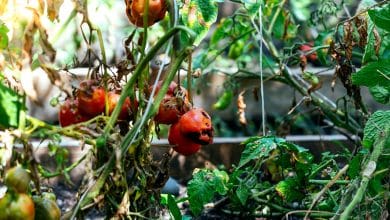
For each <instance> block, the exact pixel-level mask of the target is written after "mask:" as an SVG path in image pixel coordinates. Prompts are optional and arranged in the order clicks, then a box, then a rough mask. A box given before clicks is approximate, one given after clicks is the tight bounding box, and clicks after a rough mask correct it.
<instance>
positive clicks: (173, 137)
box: [168, 123, 201, 156]
mask: <svg viewBox="0 0 390 220" xmlns="http://www.w3.org/2000/svg"><path fill="white" fill-rule="evenodd" d="M168 141H169V144H172V145H175V146H174V147H173V150H175V151H176V152H178V153H180V154H182V155H185V156H189V155H191V154H194V153H196V152H198V151H199V149H200V147H201V145H200V144H197V143H195V142H193V141H192V140H191V139H189V138H187V137H185V136H184V135H183V134H182V133H181V131H180V124H179V123H175V124H173V125H171V127H170V129H169V135H168Z"/></svg>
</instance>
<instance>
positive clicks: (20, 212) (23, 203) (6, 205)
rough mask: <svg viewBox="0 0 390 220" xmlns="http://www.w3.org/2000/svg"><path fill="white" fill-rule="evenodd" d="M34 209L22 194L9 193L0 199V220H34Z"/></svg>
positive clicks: (25, 195) (28, 199) (29, 199)
mask: <svg viewBox="0 0 390 220" xmlns="http://www.w3.org/2000/svg"><path fill="white" fill-rule="evenodd" d="M34 218H35V207H34V202H33V201H32V199H31V198H30V197H29V196H28V195H27V194H24V193H9V192H7V193H6V195H5V196H4V197H3V198H1V199H0V220H10V219H12V220H34Z"/></svg>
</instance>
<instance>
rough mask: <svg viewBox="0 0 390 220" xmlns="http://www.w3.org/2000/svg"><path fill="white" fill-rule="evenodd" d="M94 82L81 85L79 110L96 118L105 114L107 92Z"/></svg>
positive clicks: (88, 81)
mask: <svg viewBox="0 0 390 220" xmlns="http://www.w3.org/2000/svg"><path fill="white" fill-rule="evenodd" d="M97 84H98V83H97V82H96V81H94V80H85V81H82V82H81V83H80V88H79V90H78V92H77V98H78V109H79V111H80V112H81V114H83V115H88V116H91V117H95V116H97V115H100V114H101V113H103V112H104V105H105V91H104V88H102V87H100V86H98V85H97Z"/></svg>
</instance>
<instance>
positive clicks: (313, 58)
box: [299, 44, 317, 62]
mask: <svg viewBox="0 0 390 220" xmlns="http://www.w3.org/2000/svg"><path fill="white" fill-rule="evenodd" d="M299 49H300V50H301V51H302V52H309V51H311V50H312V49H313V46H311V45H309V44H302V45H301V46H300V48H299ZM306 58H307V59H308V60H309V61H312V62H314V61H316V60H317V53H316V52H313V53H311V54H308V55H306Z"/></svg>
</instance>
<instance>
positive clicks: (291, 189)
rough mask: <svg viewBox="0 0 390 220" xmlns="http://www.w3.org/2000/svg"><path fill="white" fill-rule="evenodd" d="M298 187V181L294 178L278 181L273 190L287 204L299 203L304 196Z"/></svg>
mask: <svg viewBox="0 0 390 220" xmlns="http://www.w3.org/2000/svg"><path fill="white" fill-rule="evenodd" d="M299 186H300V184H299V181H298V180H297V179H296V178H288V179H286V180H283V181H280V182H279V183H278V184H277V185H276V187H275V190H276V192H277V193H278V195H279V196H280V197H282V198H283V199H284V200H286V201H287V202H293V201H301V200H302V198H304V195H303V194H302V193H301V192H300V189H299Z"/></svg>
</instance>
